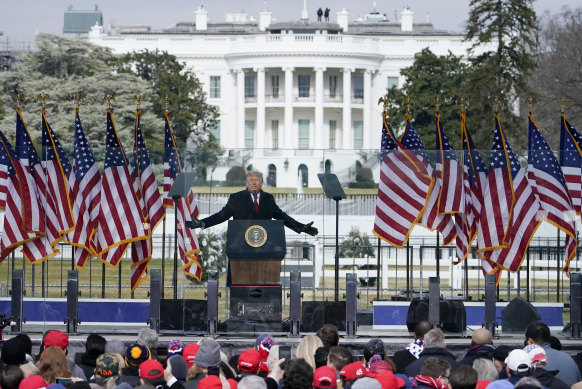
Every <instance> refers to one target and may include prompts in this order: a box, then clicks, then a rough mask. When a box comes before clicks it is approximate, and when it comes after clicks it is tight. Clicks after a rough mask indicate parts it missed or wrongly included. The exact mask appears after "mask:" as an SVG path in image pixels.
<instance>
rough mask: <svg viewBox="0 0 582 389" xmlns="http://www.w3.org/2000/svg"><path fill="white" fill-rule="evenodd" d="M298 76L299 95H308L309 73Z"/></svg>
mask: <svg viewBox="0 0 582 389" xmlns="http://www.w3.org/2000/svg"><path fill="white" fill-rule="evenodd" d="M298 77H299V97H309V75H307V74H300V75H299V76H298Z"/></svg>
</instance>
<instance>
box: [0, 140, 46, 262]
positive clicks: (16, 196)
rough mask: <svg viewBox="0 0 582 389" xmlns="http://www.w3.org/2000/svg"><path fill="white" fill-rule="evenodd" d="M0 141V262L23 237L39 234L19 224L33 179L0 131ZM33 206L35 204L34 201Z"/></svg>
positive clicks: (20, 242)
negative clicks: (0, 222) (2, 201)
mask: <svg viewBox="0 0 582 389" xmlns="http://www.w3.org/2000/svg"><path fill="white" fill-rule="evenodd" d="M0 142H1V145H0V167H1V169H2V170H3V171H5V172H6V184H5V185H6V186H5V188H6V206H5V211H4V226H3V228H2V238H1V240H0V262H1V261H3V260H4V258H6V257H7V256H8V255H9V254H10V253H11V252H12V251H13V250H14V249H15V248H16V247H18V246H20V245H21V244H23V243H24V242H26V241H29V240H34V239H37V238H38V237H40V236H41V235H39V234H37V233H34V232H26V231H25V230H24V228H23V227H24V225H25V224H26V223H25V220H24V218H25V209H26V208H28V207H29V204H30V203H26V202H25V199H32V200H33V201H36V196H35V195H34V185H35V184H34V181H33V179H32V177H31V176H30V174H29V173H28V172H27V171H26V169H25V168H24V166H22V164H21V163H20V161H19V160H18V158H17V157H16V153H15V152H14V149H13V148H12V146H11V145H10V143H9V142H8V140H7V139H6V137H5V136H4V134H3V133H2V132H0ZM27 176H28V178H27ZM31 193H32V194H31ZM36 206H37V207H38V204H36Z"/></svg>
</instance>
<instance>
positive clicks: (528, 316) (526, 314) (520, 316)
mask: <svg viewBox="0 0 582 389" xmlns="http://www.w3.org/2000/svg"><path fill="white" fill-rule="evenodd" d="M540 319H541V317H540V313H539V312H538V311H537V309H535V307H534V306H533V305H531V303H530V302H528V301H527V300H526V299H524V298H523V297H515V298H514V299H513V300H511V302H510V303H509V304H507V306H506V307H505V308H504V309H503V311H502V312H501V326H502V331H503V333H504V334H508V333H509V334H523V333H524V332H525V329H526V328H527V326H528V325H529V324H530V323H531V322H534V321H538V320H540Z"/></svg>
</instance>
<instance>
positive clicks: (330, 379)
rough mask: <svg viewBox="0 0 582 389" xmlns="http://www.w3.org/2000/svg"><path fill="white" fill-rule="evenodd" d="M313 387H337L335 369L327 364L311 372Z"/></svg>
mask: <svg viewBox="0 0 582 389" xmlns="http://www.w3.org/2000/svg"><path fill="white" fill-rule="evenodd" d="M313 387H315V388H337V378H336V374H335V370H334V369H332V368H331V367H329V366H320V367H318V368H317V369H315V372H314V373H313Z"/></svg>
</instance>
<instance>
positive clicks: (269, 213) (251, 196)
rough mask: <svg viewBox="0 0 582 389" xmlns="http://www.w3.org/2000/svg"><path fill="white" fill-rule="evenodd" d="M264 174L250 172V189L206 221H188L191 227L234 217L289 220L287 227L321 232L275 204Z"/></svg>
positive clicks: (232, 197)
mask: <svg viewBox="0 0 582 389" xmlns="http://www.w3.org/2000/svg"><path fill="white" fill-rule="evenodd" d="M262 187H263V174H262V173H261V172H256V171H253V172H248V173H247V188H246V189H245V190H242V191H240V192H236V193H233V194H231V195H230V197H229V198H228V201H227V203H226V205H225V206H224V208H222V209H221V210H220V211H218V212H216V213H215V214H214V215H210V216H208V217H207V218H204V219H202V220H197V219H194V220H192V221H191V222H187V227H188V228H208V227H212V226H215V225H217V224H220V223H223V222H225V221H227V220H228V219H230V218H231V217H232V218H233V219H234V220H271V219H278V220H283V221H284V222H285V226H286V227H288V228H290V229H292V230H293V231H295V232H296V233H298V234H300V233H302V232H304V233H306V234H309V235H311V236H315V235H317V234H318V230H317V228H315V227H313V226H312V225H313V222H311V223H308V224H302V223H299V222H298V221H297V220H295V219H293V218H292V217H291V216H289V215H287V214H286V213H285V212H283V211H282V210H281V208H279V207H278V206H277V204H276V203H275V198H274V197H273V195H272V194H270V193H267V192H264V191H263V190H262V189H261V188H262Z"/></svg>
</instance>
